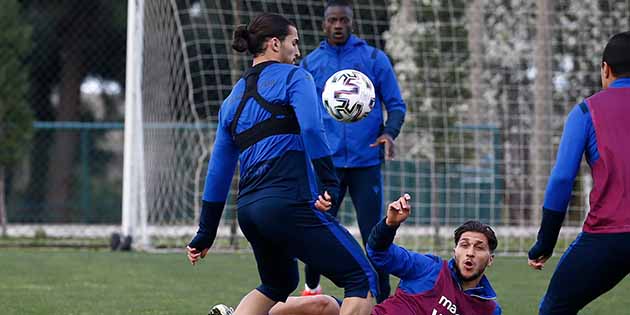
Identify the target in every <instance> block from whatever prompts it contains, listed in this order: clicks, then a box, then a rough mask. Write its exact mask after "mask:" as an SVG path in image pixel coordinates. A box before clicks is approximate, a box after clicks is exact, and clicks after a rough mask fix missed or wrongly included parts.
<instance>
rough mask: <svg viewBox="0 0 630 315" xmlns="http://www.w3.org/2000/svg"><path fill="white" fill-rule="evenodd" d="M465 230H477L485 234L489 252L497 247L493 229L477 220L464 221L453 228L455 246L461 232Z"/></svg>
mask: <svg viewBox="0 0 630 315" xmlns="http://www.w3.org/2000/svg"><path fill="white" fill-rule="evenodd" d="M466 232H478V233H481V234H483V235H485V236H486V238H487V239H488V246H489V247H490V252H494V250H495V249H497V245H498V241H497V236H496V235H495V234H494V230H493V229H492V228H491V227H490V226H489V225H487V224H483V223H481V222H479V221H477V220H470V221H466V222H464V224H462V225H460V226H459V227H458V228H457V229H455V246H457V243H459V239H460V238H461V237H462V234H464V233H466Z"/></svg>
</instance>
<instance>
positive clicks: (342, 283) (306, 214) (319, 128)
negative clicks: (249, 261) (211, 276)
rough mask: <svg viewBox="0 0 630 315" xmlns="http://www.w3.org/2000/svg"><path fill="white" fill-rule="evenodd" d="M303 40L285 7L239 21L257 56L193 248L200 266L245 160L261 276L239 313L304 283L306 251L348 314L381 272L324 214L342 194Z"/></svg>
mask: <svg viewBox="0 0 630 315" xmlns="http://www.w3.org/2000/svg"><path fill="white" fill-rule="evenodd" d="M298 41H299V38H298V34H297V29H296V27H295V25H294V24H293V23H291V22H290V21H288V20H287V19H286V18H284V17H283V16H280V15H277V14H269V13H267V14H262V15H260V16H258V17H256V18H255V19H253V20H252V21H251V22H250V23H249V25H247V26H246V25H241V26H239V27H237V28H236V30H235V32H234V41H233V43H232V47H233V48H234V49H235V50H236V51H239V52H244V51H249V52H250V53H251V54H252V55H253V56H254V58H253V62H252V67H251V68H249V69H248V70H247V71H246V72H245V73H244V74H243V77H242V78H241V79H240V80H239V81H238V82H237V83H236V84H235V85H234V88H233V89H232V92H231V93H230V95H229V96H228V97H227V98H226V99H225V101H224V102H223V104H222V105H221V109H220V111H219V117H218V127H217V134H216V139H215V143H214V146H213V148H212V149H213V150H212V157H211V158H210V162H209V164H208V174H207V176H206V182H205V187H204V193H203V207H202V209H201V216H200V219H199V229H198V231H197V234H196V236H195V237H194V238H193V239H192V241H191V242H190V243H189V244H188V246H187V256H188V259H189V261H190V262H191V263H192V264H193V265H195V264H196V263H197V262H198V261H199V259H201V258H203V257H204V256H205V255H206V254H207V252H208V249H209V248H210V247H211V246H212V243H213V241H214V239H215V237H216V233H217V228H218V225H219V221H220V219H221V214H222V212H223V207H224V204H225V200H226V198H227V194H228V191H229V189H230V183H231V181H232V176H233V174H234V169H235V167H236V164H237V161H238V162H239V164H240V180H239V192H238V200H237V207H238V221H239V225H240V228H241V230H242V231H243V234H244V235H245V237H246V238H247V240H248V241H249V243H250V245H251V247H252V250H253V252H254V256H255V258H256V264H257V267H258V273H259V276H260V280H261V284H260V285H259V286H258V287H257V288H256V289H254V290H252V291H251V292H250V293H249V294H247V296H245V297H244V298H243V300H241V303H240V304H239V305H238V307H237V309H236V311H235V313H234V314H235V315H262V314H265V315H266V314H268V312H269V310H270V309H271V308H272V307H273V305H274V304H275V303H277V302H283V301H286V299H287V297H288V296H289V294H290V293H291V292H293V291H294V290H295V288H296V287H297V285H298V280H299V272H298V267H297V260H296V259H300V260H302V261H303V262H305V263H308V264H311V265H313V266H316V268H318V270H321V271H322V273H323V274H324V275H326V276H327V277H329V278H330V279H331V280H332V281H333V282H334V283H335V284H336V285H338V286H339V287H343V288H344V297H345V299H344V303H343V306H342V309H341V314H343V315H349V314H356V315H367V314H369V312H370V309H371V295H375V294H376V289H377V282H376V273H375V272H374V270H373V268H372V266H371V265H370V262H369V261H368V259H367V257H366V256H365V254H364V253H363V251H362V249H361V246H360V245H359V243H358V242H357V241H356V240H355V239H354V238H353V237H352V235H350V233H349V232H348V231H347V230H346V229H345V228H343V227H342V226H341V225H340V224H339V223H338V222H337V221H336V220H335V218H333V217H332V216H330V215H329V214H327V213H325V212H322V210H329V209H330V208H331V206H332V205H333V204H334V203H335V202H336V200H338V199H337V198H338V197H337V196H338V190H339V189H338V187H339V181H338V179H337V177H336V175H335V173H334V167H333V164H332V159H331V152H330V149H329V147H328V144H327V141H326V135H325V133H324V128H323V124H322V120H321V112H320V111H318V110H317V109H315V108H313V106H312V104H313V103H315V102H316V98H317V96H316V91H315V86H314V84H313V78H312V76H311V75H310V74H309V73H308V72H306V71H304V69H301V68H299V67H297V66H295V65H293V63H294V62H295V59H296V57H298V56H299V48H298V47H299V46H298ZM317 180H319V182H320V183H321V185H320V187H321V191H319V190H318V185H317ZM331 260H332V261H334V262H335V264H330V263H329V262H330V261H331Z"/></svg>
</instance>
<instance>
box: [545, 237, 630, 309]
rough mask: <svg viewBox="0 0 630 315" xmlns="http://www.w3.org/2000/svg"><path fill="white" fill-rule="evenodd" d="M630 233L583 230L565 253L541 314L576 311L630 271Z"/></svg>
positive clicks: (607, 289)
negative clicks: (602, 232) (604, 232)
mask: <svg viewBox="0 0 630 315" xmlns="http://www.w3.org/2000/svg"><path fill="white" fill-rule="evenodd" d="M628 259H630V233H613V234H593V233H586V232H583V233H580V235H578V237H577V238H576V239H575V241H573V243H572V244H571V246H569V248H568V249H567V251H566V252H565V253H564V255H563V256H562V258H560V261H559V262H558V266H557V267H556V270H555V271H554V273H553V276H552V277H551V281H550V283H549V288H548V289H547V293H546V294H545V296H544V297H543V299H542V302H541V303H540V314H541V315H547V314H554V315H555V314H563V315H569V314H570V315H575V314H577V313H578V311H580V310H581V309H582V308H584V306H586V305H587V304H588V303H590V302H591V301H593V300H594V299H596V298H597V297H599V296H600V295H602V294H604V293H605V292H607V291H609V290H610V289H612V288H613V287H614V286H615V285H617V283H619V281H621V279H623V278H624V277H625V276H626V275H628V274H629V273H630V263H628Z"/></svg>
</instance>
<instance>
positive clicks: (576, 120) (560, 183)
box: [528, 104, 592, 269]
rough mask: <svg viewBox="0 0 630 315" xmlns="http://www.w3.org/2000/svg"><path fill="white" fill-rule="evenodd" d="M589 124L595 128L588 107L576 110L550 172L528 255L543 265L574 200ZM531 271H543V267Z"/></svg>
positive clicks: (569, 119)
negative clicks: (573, 190) (535, 236)
mask: <svg viewBox="0 0 630 315" xmlns="http://www.w3.org/2000/svg"><path fill="white" fill-rule="evenodd" d="M589 123H590V124H591V125H592V121H591V118H590V114H589V113H588V109H587V107H586V104H580V105H578V106H575V107H574V108H573V110H571V112H570V113H569V115H568V117H567V121H566V123H565V125H564V130H563V131H562V138H561V140H560V146H559V147H558V155H557V157H556V164H555V166H554V167H553V169H552V171H551V175H550V177H549V181H548V183H547V189H546V191H545V201H544V205H543V217H542V223H541V225H540V230H539V231H538V237H537V241H536V243H535V244H534V246H533V247H532V248H531V249H530V251H529V255H528V256H529V259H530V260H534V261H536V260H540V259H542V260H543V262H544V260H546V258H548V257H549V256H551V254H552V253H553V248H554V247H555V245H556V242H557V240H558V234H559V233H560V228H561V227H562V221H563V220H564V217H565V214H566V210H567V206H568V204H569V201H570V200H571V191H572V189H573V182H574V181H575V177H576V176H577V173H578V171H579V168H580V161H581V160H582V155H583V154H584V150H585V147H586V142H587V137H588V131H587V129H588V127H589ZM530 264H531V263H530ZM532 267H534V268H537V269H540V268H542V265H540V266H538V265H536V266H532Z"/></svg>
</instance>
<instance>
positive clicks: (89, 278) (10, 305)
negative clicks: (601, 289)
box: [0, 248, 630, 315]
mask: <svg viewBox="0 0 630 315" xmlns="http://www.w3.org/2000/svg"><path fill="white" fill-rule="evenodd" d="M555 263H556V260H553V261H552V262H551V263H550V264H549V265H548V266H547V267H546V268H545V270H544V271H542V272H535V271H533V270H530V269H529V268H528V267H527V265H526V264H527V263H526V260H525V258H523V257H498V258H497V259H496V261H495V264H494V265H493V266H492V267H491V268H490V270H489V272H488V273H489V277H490V279H491V280H492V282H493V285H494V286H495V289H496V290H497V293H498V295H499V302H500V303H501V305H502V306H503V309H504V314H506V315H520V314H523V315H524V314H537V311H536V309H537V305H538V301H539V299H540V297H541V295H542V294H543V292H544V290H545V288H546V286H547V283H548V281H549V277H550V275H551V272H552V271H553V267H554V266H555ZM0 279H1V281H0V308H1V309H2V311H1V313H2V314H6V315H10V314H20V315H21V314H206V313H205V312H206V311H207V309H208V307H209V306H211V305H212V304H214V303H226V304H230V305H235V304H236V303H238V301H239V300H240V298H241V297H242V296H243V295H244V294H245V293H246V292H248V291H249V290H251V289H252V288H254V287H255V286H256V285H257V284H258V275H257V272H256V267H255V263H254V260H253V257H252V255H251V254H218V253H211V254H210V255H209V256H208V257H206V259H205V260H204V261H203V262H202V263H201V264H200V265H198V266H196V267H192V266H190V265H189V264H188V262H187V261H186V258H185V256H184V254H183V253H172V254H146V253H124V252H123V253H121V252H109V251H99V250H72V249H59V250H55V249H13V248H11V249H6V248H4V249H0ZM392 282H395V280H394V279H393V280H392ZM323 285H324V287H325V290H326V292H327V293H329V294H334V295H337V296H341V295H342V293H341V290H339V289H337V288H333V285H332V284H331V283H330V282H328V281H324V282H323ZM302 286H303V284H300V287H299V288H302ZM629 290H630V281H628V280H627V279H626V280H624V281H622V282H621V284H620V285H618V286H617V287H616V288H615V289H613V290H612V291H610V292H608V293H607V294H606V295H604V296H603V297H601V298H600V299H598V300H596V301H595V302H594V303H592V304H591V305H590V306H589V307H588V308H587V309H585V310H584V311H583V312H582V313H581V314H623V313H624V312H626V311H624V310H628V309H630V299H628V298H627V297H628V294H627V292H628V291H629Z"/></svg>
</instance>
